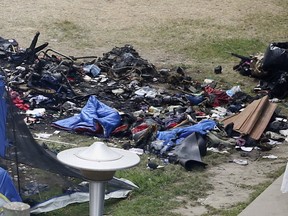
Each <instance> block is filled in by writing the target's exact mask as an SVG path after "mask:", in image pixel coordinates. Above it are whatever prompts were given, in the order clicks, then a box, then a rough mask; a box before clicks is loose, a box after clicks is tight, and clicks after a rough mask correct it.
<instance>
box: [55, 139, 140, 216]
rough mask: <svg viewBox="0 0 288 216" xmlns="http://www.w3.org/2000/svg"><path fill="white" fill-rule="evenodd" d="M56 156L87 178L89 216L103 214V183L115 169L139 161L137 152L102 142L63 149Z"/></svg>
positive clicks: (133, 164) (110, 177)
mask: <svg viewBox="0 0 288 216" xmlns="http://www.w3.org/2000/svg"><path fill="white" fill-rule="evenodd" d="M57 158H58V160H59V161H60V162H62V163H64V164H66V165H68V166H71V167H74V168H76V169H79V170H80V171H81V173H82V174H83V176H84V177H85V178H87V179H88V180H89V196H90V202H89V213H90V214H89V215H90V216H102V215H103V209H104V197H105V183H106V182H107V181H109V180H111V179H112V178H113V176H114V174H115V172H116V170H121V169H127V168H130V167H133V166H135V165H137V164H138V163H139V162H140V158H139V156H138V155H137V154H135V153H133V152H129V151H127V150H124V149H118V148H111V147H108V146H107V145H106V144H105V143H103V142H95V143H93V144H92V145H91V146H89V147H78V148H72V149H67V150H64V151H62V152H60V153H59V154H58V155H57Z"/></svg>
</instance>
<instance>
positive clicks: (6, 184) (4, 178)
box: [0, 167, 22, 213]
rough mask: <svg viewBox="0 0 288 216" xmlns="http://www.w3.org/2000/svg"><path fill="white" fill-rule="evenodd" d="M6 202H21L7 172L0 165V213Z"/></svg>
mask: <svg viewBox="0 0 288 216" xmlns="http://www.w3.org/2000/svg"><path fill="white" fill-rule="evenodd" d="M7 202H22V199H21V197H20V196H19V193H18V192H17V190H16V188H15V186H14V183H13V181H12V179H11V177H10V175H9V174H8V172H7V171H6V170H4V169H3V168H1V167H0V213H1V209H2V207H3V205H4V204H5V203H7Z"/></svg>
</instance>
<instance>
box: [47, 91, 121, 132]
mask: <svg viewBox="0 0 288 216" xmlns="http://www.w3.org/2000/svg"><path fill="white" fill-rule="evenodd" d="M97 123H99V124H100V125H101V126H102V128H103V134H98V135H99V136H104V137H109V135H110V134H111V132H112V131H113V130H114V129H115V128H116V127H118V126H119V125H120V123H121V116H120V115H119V113H118V112H117V111H116V110H115V109H113V108H111V107H109V106H107V105H105V104H104V103H102V102H100V101H99V100H97V98H96V97H95V96H90V97H89V99H88V102H87V103H86V105H85V106H84V107H83V109H82V110H81V112H80V114H78V115H75V116H72V117H70V118H67V119H63V120H59V121H56V122H53V123H52V126H55V127H58V128H61V129H64V130H68V131H77V132H81V131H83V132H90V133H96V135H97V131H99V130H98V129H99V128H98V126H97Z"/></svg>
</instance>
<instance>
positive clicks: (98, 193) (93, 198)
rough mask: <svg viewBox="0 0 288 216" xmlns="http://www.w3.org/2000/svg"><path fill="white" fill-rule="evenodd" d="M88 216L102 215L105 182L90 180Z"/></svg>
mask: <svg viewBox="0 0 288 216" xmlns="http://www.w3.org/2000/svg"><path fill="white" fill-rule="evenodd" d="M89 197H90V202H89V212H90V214H89V215H90V216H102V215H103V211H104V198H105V182H95V181H91V182H90V184H89Z"/></svg>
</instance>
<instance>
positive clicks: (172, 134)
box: [156, 120, 216, 145]
mask: <svg viewBox="0 0 288 216" xmlns="http://www.w3.org/2000/svg"><path fill="white" fill-rule="evenodd" d="M215 126H216V122H215V121H213V120H202V121H201V122H199V123H198V124H195V125H192V126H187V127H179V128H174V129H172V130H167V131H158V132H157V135H156V139H158V140H164V143H163V144H164V145H173V144H179V143H180V142H181V141H182V140H183V139H184V138H186V137H187V136H189V135H190V134H192V133H193V132H197V133H200V134H206V133H207V132H208V131H209V130H212V129H213V128H214V127H215Z"/></svg>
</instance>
